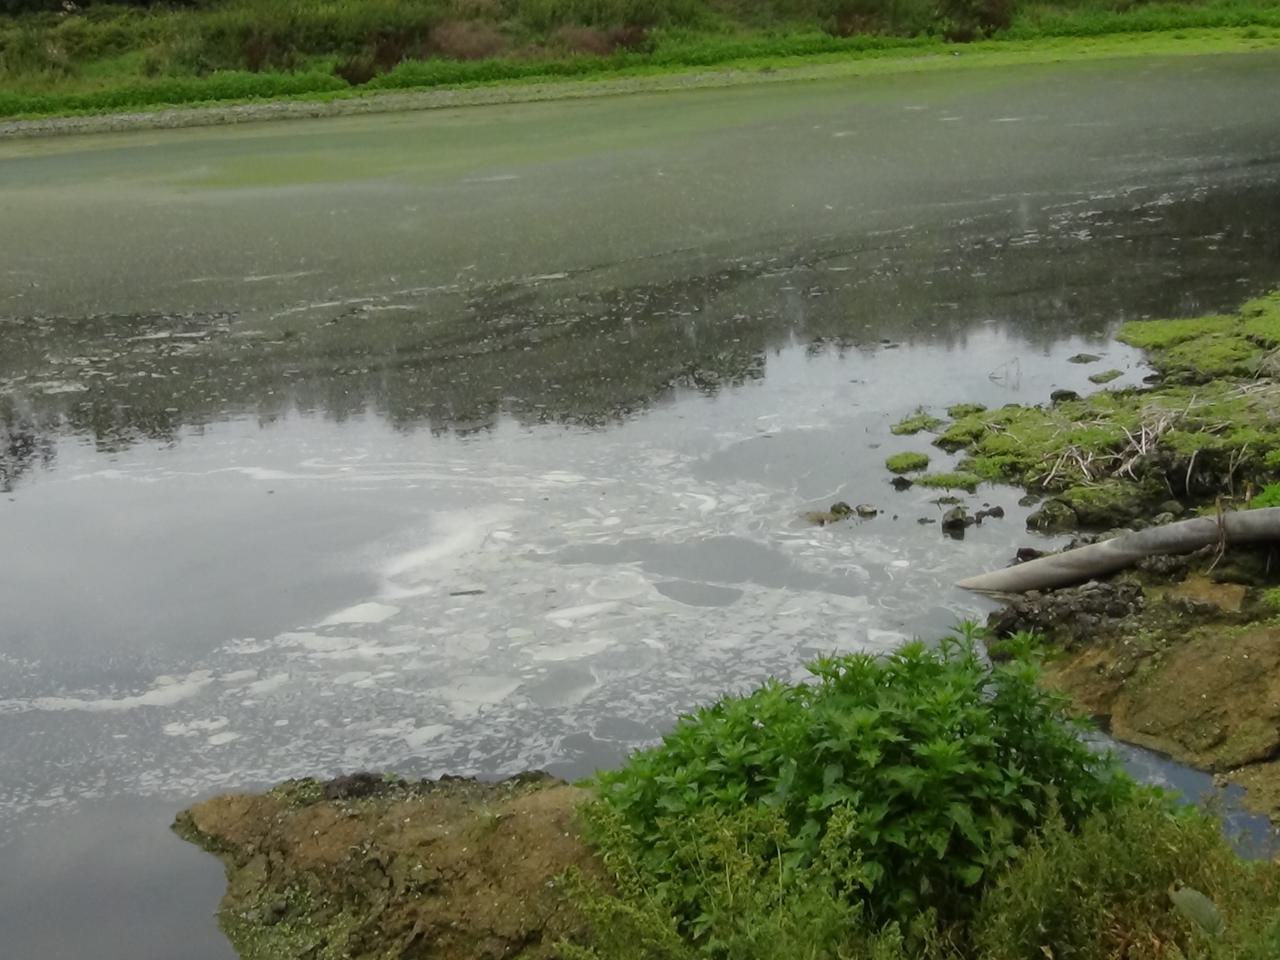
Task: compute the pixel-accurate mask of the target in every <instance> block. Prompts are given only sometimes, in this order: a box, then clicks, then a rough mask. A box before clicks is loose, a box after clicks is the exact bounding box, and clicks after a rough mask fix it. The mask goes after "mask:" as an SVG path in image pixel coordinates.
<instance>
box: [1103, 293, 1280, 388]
mask: <svg viewBox="0 0 1280 960" xmlns="http://www.w3.org/2000/svg"><path fill="white" fill-rule="evenodd" d="M1117 337H1118V338H1119V339H1120V340H1122V341H1124V342H1125V343H1128V344H1130V345H1132V346H1135V347H1139V348H1141V349H1143V350H1147V351H1149V352H1150V353H1151V355H1152V361H1153V363H1154V364H1155V365H1156V366H1157V367H1158V368H1160V370H1161V371H1163V372H1164V373H1165V374H1166V375H1170V376H1173V377H1176V378H1180V379H1190V380H1208V379H1212V378H1214V377H1251V376H1254V375H1256V374H1257V373H1258V372H1259V371H1260V370H1261V368H1262V365H1263V364H1264V363H1265V362H1268V360H1269V359H1270V358H1271V357H1272V355H1273V354H1274V353H1275V351H1276V348H1277V347H1278V346H1280V295H1277V294H1271V295H1269V296H1266V297H1260V298H1258V299H1257V300H1251V301H1249V302H1248V303H1246V304H1245V305H1244V306H1243V307H1242V308H1241V309H1240V313H1239V314H1237V315H1234V316H1210V317H1199V318H1194V319H1182V320H1137V321H1131V322H1129V323H1126V324H1124V325H1123V326H1122V327H1121V328H1120V331H1119V333H1118V334H1117Z"/></svg>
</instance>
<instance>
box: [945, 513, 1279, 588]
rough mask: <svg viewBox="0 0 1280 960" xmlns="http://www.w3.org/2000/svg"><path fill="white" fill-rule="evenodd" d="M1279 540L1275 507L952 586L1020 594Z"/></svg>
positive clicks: (1122, 540) (1171, 527)
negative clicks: (1160, 560) (1161, 558)
mask: <svg viewBox="0 0 1280 960" xmlns="http://www.w3.org/2000/svg"><path fill="white" fill-rule="evenodd" d="M1267 540H1276V541H1280V507H1266V508H1263V509H1261V510H1244V511H1240V512H1237V513H1223V514H1222V515H1221V516H1220V517H1196V518H1195V519H1193V520H1179V521H1178V522H1176V523H1168V524H1165V525H1164V526H1160V527H1151V528H1150V529H1148V530H1142V531H1140V532H1138V533H1126V534H1123V535H1121V536H1118V537H1113V538H1112V539H1110V540H1104V541H1102V542H1101V543H1093V544H1089V545H1088V546H1085V547H1077V548H1076V549H1075V550H1067V551H1065V552H1063V553H1057V554H1054V555H1052V556H1048V557H1041V558H1040V559H1038V560H1030V561H1028V562H1027V563H1020V564H1018V565H1017V566H1016V567H1007V568H1005V569H1004V570H994V571H992V572H991V573H983V574H980V575H978V576H976V577H969V578H968V579H966V580H961V581H960V582H959V583H958V584H957V586H959V587H962V588H964V589H965V590H975V591H978V592H979V593H1022V592H1024V591H1026V590H1047V589H1051V588H1053V587H1065V586H1068V585H1070V584H1073V583H1080V582H1081V581H1084V580H1091V579H1093V578H1094V577H1100V576H1103V575H1105V574H1108V573H1114V572H1115V571H1117V570H1123V569H1124V568H1125V567H1128V566H1131V565H1133V564H1135V563H1137V562H1138V561H1139V560H1142V559H1143V558H1144V557H1150V556H1155V555H1157V554H1164V553H1190V552H1191V551H1193V550H1199V549H1200V548H1201V547H1204V546H1209V545H1212V544H1215V543H1226V544H1233V543H1258V542H1262V541H1267Z"/></svg>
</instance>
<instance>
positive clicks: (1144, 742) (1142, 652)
mask: <svg viewBox="0 0 1280 960" xmlns="http://www.w3.org/2000/svg"><path fill="white" fill-rule="evenodd" d="M1232 557H1233V555H1232V554H1228V556H1227V558H1226V559H1227V560H1228V561H1230V560H1231V559H1232ZM1242 558H1243V559H1245V560H1248V561H1261V563H1260V565H1261V566H1263V567H1265V563H1266V562H1267V560H1268V559H1269V556H1268V551H1253V552H1250V553H1248V554H1236V555H1235V559H1242ZM1215 559H1216V557H1215V552H1214V551H1213V550H1212V549H1209V550H1204V551H1201V552H1200V553H1198V554H1197V555H1195V556H1194V557H1192V558H1190V559H1187V560H1184V561H1183V562H1182V563H1180V564H1178V565H1177V568H1175V569H1170V567H1171V566H1172V565H1171V564H1168V563H1164V564H1159V565H1157V564H1150V565H1147V568H1146V569H1143V570H1139V571H1134V572H1130V573H1126V574H1123V575H1121V576H1119V577H1116V578H1114V579H1112V580H1109V581H1106V582H1090V583H1087V584H1085V585H1083V586H1080V587H1072V588H1068V589H1062V590H1055V591H1049V592H1045V593H1034V592H1033V593H1029V594H1027V595H1025V596H1023V597H1020V598H1017V599H1015V600H1013V601H1012V602H1011V603H1010V604H1009V605H1008V606H1007V607H1006V608H1005V609H1003V610H1001V611H999V612H997V613H995V614H993V615H992V617H991V622H990V625H991V626H992V627H993V628H994V629H995V630H996V632H997V633H998V634H1000V635H1002V636H1005V637H1008V636H1011V635H1014V634H1016V633H1018V632H1021V631H1035V632H1036V633H1038V634H1040V635H1041V636H1043V637H1044V638H1045V640H1046V641H1047V642H1048V644H1049V646H1050V655H1049V657H1048V659H1047V661H1046V663H1045V674H1044V680H1045V683H1046V684H1048V685H1049V686H1051V687H1053V688H1055V689H1057V690H1060V691H1061V692H1063V693H1065V694H1067V695H1068V696H1069V697H1070V698H1071V699H1072V701H1073V702H1074V704H1075V705H1076V707H1077V708H1078V709H1079V710H1080V711H1081V712H1083V713H1086V714H1088V715H1090V716H1092V717H1093V718H1094V719H1095V720H1097V721H1098V722H1099V724H1100V725H1101V726H1102V727H1103V728H1104V729H1106V730H1107V731H1108V732H1109V733H1110V734H1111V735H1112V736H1114V737H1116V738H1117V739H1119V740H1122V741H1125V742H1127V743H1133V744H1137V745H1138V746H1141V747H1145V748H1147V749H1150V750H1155V751H1157V752H1159V753H1162V754H1165V755H1167V756H1170V757H1172V758H1174V759H1175V760H1178V761H1179V762H1182V763H1185V764H1188V765H1190V766H1193V767H1196V768H1198V769H1200V770H1205V771H1208V772H1210V773H1213V774H1215V775H1216V777H1217V778H1218V779H1219V782H1223V783H1225V782H1232V783H1237V784H1239V785H1241V786H1243V787H1245V788H1246V794H1245V802H1246V804H1247V805H1248V806H1250V807H1251V808H1253V809H1255V810H1257V811H1258V812H1260V813H1264V814H1266V815H1268V816H1270V817H1271V818H1272V820H1273V821H1278V822H1280V620H1278V619H1277V614H1278V613H1280V610H1277V608H1276V607H1275V606H1274V603H1275V600H1274V593H1273V589H1274V588H1268V587H1265V586H1260V585H1259V584H1258V582H1257V581H1256V580H1255V581H1253V582H1250V581H1244V582H1241V581H1242V579H1243V578H1242V575H1241V571H1240V566H1246V564H1241V565H1240V566H1232V565H1227V566H1223V565H1222V564H1219V565H1218V566H1217V567H1214V569H1212V570H1210V569H1209V568H1210V567H1212V566H1213V564H1214V561H1215ZM1252 565H1253V564H1251V563H1250V564H1247V566H1252ZM1259 579H1262V578H1259ZM1263 582H1265V580H1264V581H1263ZM992 649H993V654H995V655H997V656H998V655H999V654H1000V650H1001V647H1000V645H999V644H995V645H993V648H992Z"/></svg>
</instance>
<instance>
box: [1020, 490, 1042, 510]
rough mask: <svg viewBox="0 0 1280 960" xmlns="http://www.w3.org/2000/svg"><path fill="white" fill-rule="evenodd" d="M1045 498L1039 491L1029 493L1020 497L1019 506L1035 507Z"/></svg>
mask: <svg viewBox="0 0 1280 960" xmlns="http://www.w3.org/2000/svg"><path fill="white" fill-rule="evenodd" d="M1043 499H1044V497H1042V496H1040V494H1038V493H1028V494H1025V495H1024V496H1021V497H1019V498H1018V506H1020V507H1034V506H1035V505H1036V504H1037V503H1039V502H1040V501H1041V500H1043Z"/></svg>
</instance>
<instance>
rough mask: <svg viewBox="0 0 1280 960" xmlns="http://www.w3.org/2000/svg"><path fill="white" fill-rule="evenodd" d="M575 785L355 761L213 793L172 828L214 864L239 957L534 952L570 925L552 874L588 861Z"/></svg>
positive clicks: (593, 869)
mask: <svg viewBox="0 0 1280 960" xmlns="http://www.w3.org/2000/svg"><path fill="white" fill-rule="evenodd" d="M582 795H583V791H581V790H579V789H578V788H576V787H572V786H570V785H568V784H566V783H564V782H563V781H561V780H557V779H555V778H552V777H549V776H546V775H544V774H537V773H532V774H521V775H518V776H516V777H512V778H510V779H508V780H504V781H501V782H499V783H482V782H479V781H476V780H471V779H464V778H450V777H444V778H441V779H439V780H434V781H431V780H424V781H418V782H408V781H403V780H399V779H396V778H384V777H381V776H377V775H374V774H368V773H365V774H356V775H354V776H348V777H341V778H339V779H337V780H331V781H328V782H327V783H322V782H319V781H316V780H293V781H289V782H287V783H285V784H283V785H282V786H280V787H277V788H275V789H274V790H271V791H269V792H267V793H263V794H231V795H227V796H221V797H215V798H214V799H212V800H207V801H205V802H203V803H200V804H197V805H196V806H194V807H192V808H191V809H190V810H188V811H186V812H184V813H182V814H180V815H179V817H178V819H177V822H176V823H175V824H174V828H175V830H176V831H177V832H178V833H179V834H180V835H181V836H183V837H184V838H186V839H188V840H190V841H191V842H193V843H196V844H198V845H200V846H201V847H203V848H204V849H205V850H207V851H209V852H210V853H213V854H215V855H216V856H217V857H219V858H220V859H221V860H222V862H223V864H224V865H225V866H226V871H227V881H228V884H227V892H226V895H225V897H224V898H223V900H222V905H221V907H220V910H219V922H220V925H221V926H222V929H223V931H224V932H225V933H226V935H227V937H228V938H229V939H230V941H231V943H232V945H233V946H234V947H235V949H236V951H237V952H238V953H239V955H240V956H241V957H242V958H244V960H295V958H297V960H302V958H306V960H327V958H334V960H336V958H339V957H341V958H344V960H373V958H383V957H397V958H415V957H431V958H433V960H464V958H465V960H501V958H506V957H514V956H517V955H518V956H520V957H523V958H529V960H535V958H539V957H547V956H551V955H553V949H554V947H555V946H556V945H557V944H558V943H560V942H561V941H562V939H563V938H565V937H569V936H572V935H573V934H574V933H575V931H576V930H577V929H578V928H579V925H580V921H579V918H578V917H577V915H576V913H575V911H574V909H573V907H572V906H571V904H570V902H569V901H568V899H567V898H566V897H565V896H564V895H563V893H562V891H561V889H560V887H559V885H558V881H559V878H560V877H561V876H562V875H564V874H565V873H566V871H569V870H571V869H575V868H576V869H577V870H578V871H580V872H582V873H583V874H585V875H588V876H602V873H601V868H600V865H599V864H598V862H597V861H596V859H595V858H594V856H593V854H592V853H591V852H590V851H589V850H588V849H587V847H586V845H585V844H584V843H583V841H582V840H581V839H580V838H579V835H578V831H577V827H576V825H575V809H576V807H577V805H578V804H579V802H580V800H581V799H582Z"/></svg>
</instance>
